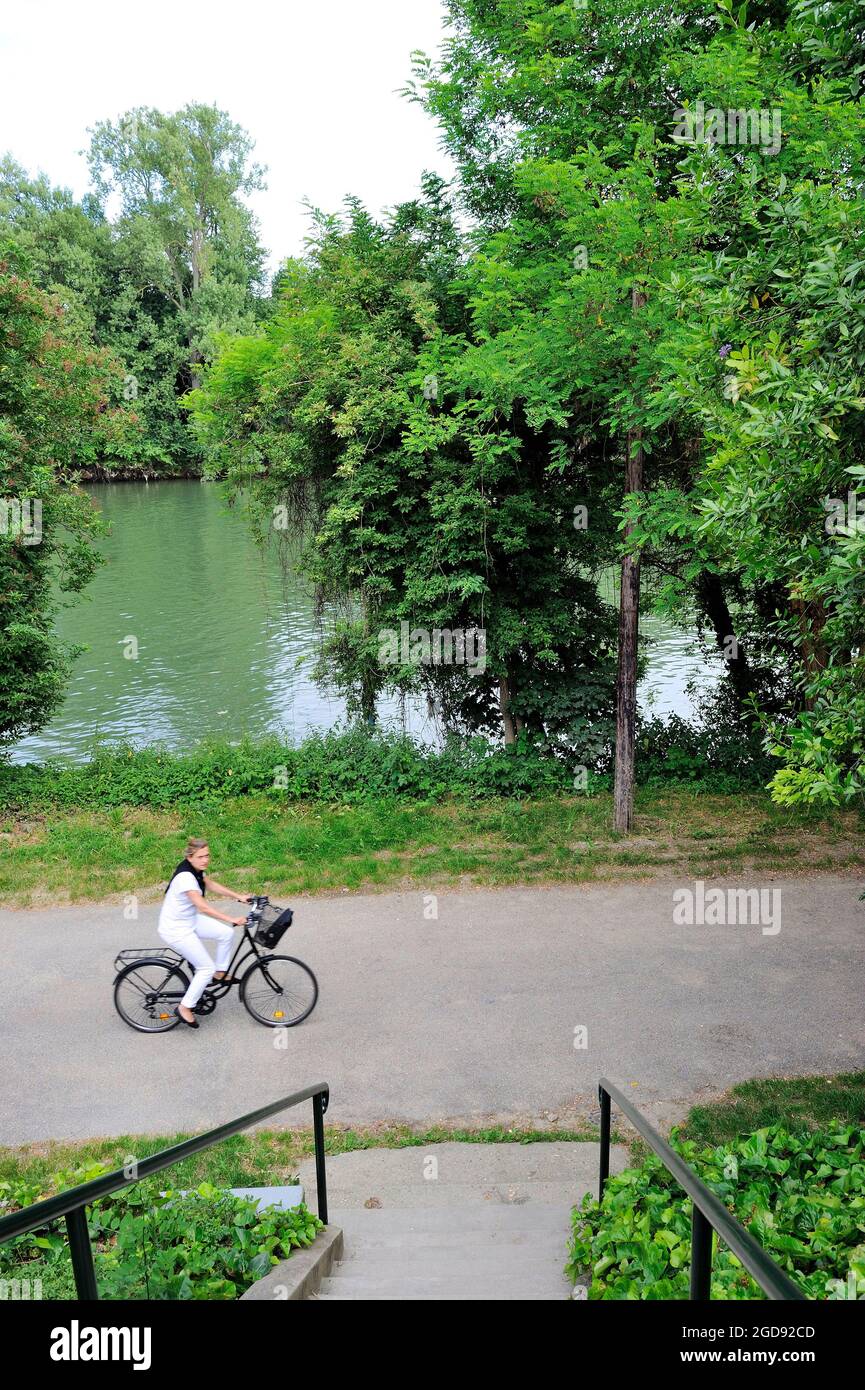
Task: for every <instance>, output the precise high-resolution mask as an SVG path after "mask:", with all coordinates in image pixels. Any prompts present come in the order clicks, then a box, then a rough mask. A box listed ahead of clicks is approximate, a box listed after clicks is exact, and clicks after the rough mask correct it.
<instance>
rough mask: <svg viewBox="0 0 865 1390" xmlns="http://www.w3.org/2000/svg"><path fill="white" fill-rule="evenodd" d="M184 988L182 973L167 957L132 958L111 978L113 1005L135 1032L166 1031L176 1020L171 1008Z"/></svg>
mask: <svg viewBox="0 0 865 1390" xmlns="http://www.w3.org/2000/svg"><path fill="white" fill-rule="evenodd" d="M188 988H189V980H188V979H187V977H186V975H184V973H183V971H182V970H180V969H179V968H178V967H177V966H176V965H171V964H170V963H169V962H168V961H165V960H160V959H159V958H158V957H157V956H154V957H153V959H152V960H140V961H133V962H132V964H131V965H127V966H126V967H125V968H124V969H123V970H121V971H120V973H119V975H118V976H117V977H116V979H115V981H114V1007H115V1008H116V1009H117V1012H118V1013H119V1015H120V1017H121V1018H122V1019H123V1022H124V1023H128V1024H129V1027H130V1028H135V1029H136V1030H137V1031H138V1032H139V1033H168V1032H170V1030H171V1029H172V1028H176V1027H177V1026H178V1024H179V1023H180V1019H179V1018H178V1017H177V1015H176V1014H175V1012H174V1010H175V1008H176V1007H177V1005H178V1004H179V1003H180V1001H181V999H182V998H183V996H184V994H185V993H186V991H187V990H188Z"/></svg>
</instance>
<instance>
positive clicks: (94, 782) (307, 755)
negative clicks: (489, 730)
mask: <svg viewBox="0 0 865 1390" xmlns="http://www.w3.org/2000/svg"><path fill="white" fill-rule="evenodd" d="M748 757H749V752H748V750H746V749H745V748H743V746H742V745H741V744H740V743H738V744H737V743H736V742H735V740H730V739H725V737H724V736H723V735H722V734H719V733H717V732H716V731H712V730H708V729H704V728H695V727H694V726H691V725H689V724H686V723H685V722H684V721H682V720H680V719H677V718H676V717H675V716H673V717H672V718H671V719H669V720H668V721H666V722H663V721H661V720H657V719H656V720H651V721H649V722H648V723H646V724H644V725H643V726H642V729H641V732H640V737H639V747H638V764H637V771H638V775H639V778H640V780H641V781H642V782H646V783H648V784H649V785H653V784H656V783H658V782H663V783H667V782H670V783H677V782H693V781H707V780H710V781H711V784H712V788H713V790H716V791H726V790H735V789H736V788H738V787H741V786H752V785H755V784H759V783H760V782H761V781H765V780H766V776H767V775H768V773H767V771H766V766H764V765H763V764H761V765H760V766H759V770H758V768H757V766H756V765H754V764H751V763H749V761H748ZM575 767H576V764H575V761H574V762H572V761H571V759H569V758H568V757H567V756H566V755H565V754H563V753H562V752H561V751H559V752H558V753H556V754H553V753H551V752H550V751H549V750H548V749H546V748H544V747H543V746H541V745H538V744H533V743H531V742H528V741H526V740H522V739H521V740H520V742H519V743H518V744H517V745H516V746H515V747H512V748H504V747H502V746H500V745H496V744H492V743H490V742H489V741H488V740H487V739H486V738H483V737H474V738H465V737H456V736H454V737H451V738H449V739H447V740H446V741H445V743H444V744H443V745H442V746H441V747H440V748H433V747H430V746H428V745H425V744H422V743H420V742H418V741H417V740H415V739H413V738H411V737H409V736H408V735H406V734H401V733H395V732H391V731H387V730H372V731H370V730H368V729H366V728H363V727H353V728H350V729H347V730H343V729H332V730H329V731H328V732H325V733H318V734H315V735H313V736H312V737H309V738H307V739H305V740H304V741H303V743H301V744H300V745H299V746H298V747H296V748H294V747H291V746H289V745H286V744H284V743H281V742H280V741H279V739H276V738H270V739H261V740H257V741H253V740H251V739H245V740H243V741H242V742H240V743H237V744H230V743H227V742H225V741H219V740H207V741H205V742H202V743H201V744H200V745H199V746H198V747H197V748H195V749H194V750H193V751H191V752H189V753H172V752H169V751H167V750H166V749H163V748H159V747H147V748H134V747H132V746H130V745H123V746H118V747H114V748H106V749H104V750H103V751H101V752H99V753H98V754H96V755H95V756H94V757H93V758H91V759H90V761H89V762H87V763H81V764H75V765H68V764H66V765H64V764H62V763H59V762H53V763H52V762H48V763H44V764H36V763H27V764H25V765H12V764H9V763H5V764H4V763H0V810H5V811H6V812H13V813H15V812H20V811H24V810H37V809H39V808H40V807H43V806H44V807H47V806H51V807H55V808H59V807H76V808H86V807H88V806H93V807H99V808H100V809H105V808H106V807H112V806H147V807H152V808H154V809H161V808H169V807H178V806H180V807H182V806H213V805H218V804H219V803H220V802H222V801H226V800H229V799H232V798H235V797H241V796H265V797H271V798H272V799H273V800H274V801H281V802H285V801H289V802H293V801H318V802H323V803H326V804H336V805H348V806H351V805H362V804H364V803H374V802H380V801H421V802H431V801H443V800H445V799H447V798H449V797H455V798H459V799H464V800H473V799H482V798H495V797H509V796H513V797H540V796H550V795H555V794H556V793H565V794H567V793H569V792H572V791H573V788H574V772H575ZM610 780H611V776H610V773H609V771H608V770H607V769H606V768H604V767H601V768H590V769H588V790H589V791H590V792H593V791H597V790H599V789H601V788H603V787H606V786H608V785H609V783H610Z"/></svg>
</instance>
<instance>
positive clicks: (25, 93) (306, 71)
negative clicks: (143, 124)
mask: <svg viewBox="0 0 865 1390" xmlns="http://www.w3.org/2000/svg"><path fill="white" fill-rule="evenodd" d="M3 9H4V10H5V13H3V14H0V64H2V68H0V71H2V80H0V152H5V151H6V150H9V151H10V152H11V153H12V154H13V155H14V157H15V158H16V159H17V160H18V162H19V164H23V165H24V167H25V168H26V169H27V170H28V171H29V172H30V173H35V172H36V171H37V170H43V171H44V172H45V173H46V174H48V176H49V177H50V178H51V180H52V182H54V183H57V184H62V185H63V186H65V187H69V188H71V189H72V190H73V192H74V193H75V194H76V195H77V196H79V197H80V196H81V194H83V193H84V192H85V191H86V188H87V183H88V178H87V166H86V164H85V161H84V158H83V155H82V153H81V151H83V150H84V148H85V147H86V145H87V143H88V136H87V127H88V126H92V125H93V124H94V123H95V122H96V121H97V120H102V119H116V118H117V117H118V116H120V115H122V114H123V112H124V111H127V110H129V109H130V108H131V107H133V106H156V107H159V108H160V109H161V110H163V111H174V110H176V109H177V108H178V107H181V106H184V105H186V103H187V102H189V101H201V102H213V103H215V104H216V105H218V106H220V107H222V108H223V110H226V111H228V112H229V114H230V115H231V117H232V119H233V120H235V121H237V122H238V123H239V124H240V125H242V126H244V127H245V128H246V130H248V131H249V133H250V135H251V136H252V137H253V139H254V140H255V143H256V149H255V158H256V159H257V160H258V162H259V163H262V164H266V165H268V174H267V183H268V189H267V192H265V193H259V194H255V195H254V196H253V197H252V198H251V199H250V202H251V205H252V207H253V208H254V210H255V212H256V213H257V214H258V217H259V219H260V222H261V232H262V240H263V242H264V244H265V245H266V246H267V247H268V249H269V251H270V263H271V269H276V267H277V266H278V264H279V262H280V261H281V260H282V259H283V257H284V256H286V255H293V254H297V253H298V252H299V251H301V250H302V245H303V237H304V235H305V232H306V219H305V216H304V211H303V208H302V206H301V203H302V200H303V199H304V198H309V199H310V200H311V201H312V202H313V203H315V204H316V205H317V206H319V207H322V208H324V209H325V210H327V211H335V210H337V209H338V208H339V206H340V204H341V202H342V199H343V198H344V196H345V195H346V194H348V193H355V194H357V195H358V196H359V197H360V198H362V199H363V200H364V202H365V203H366V204H367V206H368V207H369V208H370V210H371V211H372V212H374V213H375V212H379V211H380V210H381V209H382V208H384V207H386V206H390V205H393V204H394V203H398V202H401V201H403V200H404V199H406V198H410V197H412V196H413V195H414V194H415V192H416V190H417V187H418V179H419V176H420V173H421V171H422V170H423V169H437V170H439V171H440V172H441V173H444V174H448V173H449V172H450V166H449V164H448V162H447V160H446V158H445V156H444V155H443V154H442V152H441V150H440V148H439V143H438V131H437V129H436V127H435V125H434V124H433V122H432V121H431V120H430V119H429V118H428V117H427V116H426V115H424V113H423V112H422V111H421V110H420V108H419V107H417V106H413V105H410V104H409V103H408V102H407V101H405V100H404V99H403V98H401V97H400V96H399V95H398V90H399V88H400V87H402V86H403V84H404V83H405V80H406V79H407V78H408V77H409V75H410V53H411V51H412V49H414V48H421V49H425V50H426V51H427V52H428V53H432V54H435V53H437V51H438V47H439V44H440V42H441V38H442V36H443V32H444V31H443V28H442V6H441V4H440V0H275V3H273V2H272V3H266V2H265V0H231V2H230V3H227V2H226V0H212V2H211V3H209V4H203V3H201V0H198V3H194V4H181V3H178V0H145V3H139V4H128V3H124V0H77V2H76V0H25V3H24V4H22V5H16V6H15V7H14V9H13V8H12V7H11V6H9V5H6V6H4V7H3Z"/></svg>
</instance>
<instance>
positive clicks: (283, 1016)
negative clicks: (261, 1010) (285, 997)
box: [273, 1009, 285, 1018]
mask: <svg viewBox="0 0 865 1390" xmlns="http://www.w3.org/2000/svg"><path fill="white" fill-rule="evenodd" d="M273 1016H274V1018H285V1014H284V1013H283V1012H282V1009H277V1011H276V1013H275V1014H274V1015H273Z"/></svg>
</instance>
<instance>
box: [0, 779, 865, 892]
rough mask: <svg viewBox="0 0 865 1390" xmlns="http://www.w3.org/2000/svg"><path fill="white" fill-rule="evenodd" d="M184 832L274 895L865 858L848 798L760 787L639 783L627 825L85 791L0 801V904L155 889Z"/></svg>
mask: <svg viewBox="0 0 865 1390" xmlns="http://www.w3.org/2000/svg"><path fill="white" fill-rule="evenodd" d="M187 834H193V835H207V836H208V837H209V838H210V840H211V844H212V849H213V862H214V867H215V869H216V871H217V872H218V873H219V875H220V876H221V877H222V878H224V879H225V878H227V879H228V881H229V882H230V884H231V885H232V887H235V886H236V887H237V888H238V889H239V890H242V889H248V890H249V891H253V890H255V891H258V892H266V893H269V894H271V895H272V896H273V897H275V898H279V897H287V896H290V897H292V898H296V897H297V896H299V895H333V894H338V893H345V892H348V893H359V892H369V891H375V890H378V889H382V890H383V889H405V888H414V889H417V890H420V891H427V890H429V891H430V892H434V891H435V890H436V889H438V888H445V887H454V886H457V887H460V888H471V887H484V886H486V887H496V886H504V885H509V884H554V883H591V882H627V881H630V880H635V879H640V880H647V881H651V880H657V879H660V878H665V879H668V880H669V879H676V878H678V879H701V878H702V879H711V878H714V877H717V876H720V875H722V874H730V873H734V872H735V873H737V874H741V875H743V876H746V875H753V874H754V873H755V872H758V871H759V872H760V873H761V874H764V875H768V876H771V875H772V874H773V873H777V872H782V871H783V872H784V873H785V874H795V873H797V872H802V873H803V874H804V873H814V872H828V871H833V872H836V873H838V872H850V873H855V872H858V871H861V870H863V869H865V842H863V836H862V818H861V816H860V814H859V813H857V812H855V811H836V812H833V813H831V814H822V815H817V814H815V813H811V814H808V813H805V812H791V811H789V810H785V809H782V808H780V807H777V806H774V805H773V804H772V803H771V801H770V800H769V798H768V796H767V795H766V793H765V792H762V791H751V792H745V791H740V792H738V793H736V794H735V795H720V794H712V793H711V792H709V791H707V790H706V789H705V788H704V787H701V788H697V789H693V788H688V787H668V788H657V789H652V788H643V789H641V790H640V791H639V793H638V795H637V804H636V824H635V829H634V833H633V834H632V835H630V836H623V835H620V834H618V833H617V832H616V831H614V830H613V829H612V801H611V796H610V794H609V792H606V791H601V792H598V793H597V794H596V795H594V796H588V797H587V796H579V797H577V796H573V795H571V796H566V795H542V796H539V797H536V798H534V799H532V800H516V799H513V798H490V799H487V800H485V801H479V802H471V801H457V800H451V801H447V802H443V803H430V802H412V801H404V802H398V801H394V800H392V799H384V798H382V799H376V798H372V799H369V800H367V801H366V802H365V803H364V804H362V805H354V806H352V805H325V804H322V803H321V802H294V803H286V802H285V801H282V802H279V801H277V800H275V799H274V798H273V797H272V796H262V795H260V794H259V795H246V796H242V797H238V798H234V799H230V800H224V801H222V802H221V803H219V804H218V805H217V804H214V805H211V806H203V805H199V806H197V807H196V808H195V809H193V808H192V806H190V805H186V806H184V807H178V806H172V807H165V808H164V809H158V808H154V807H146V806H138V807H133V806H122V805H119V806H114V807H110V806H108V807H106V806H101V807H100V806H87V807H78V808H68V809H62V808H57V809H49V808H48V807H41V808H40V809H31V810H30V811H29V812H27V813H25V814H20V813H18V814H15V813H8V812H7V813H6V815H5V817H4V818H3V819H2V820H0V841H2V857H0V904H2V905H3V906H8V907H43V906H50V905H52V904H63V903H73V902H86V901H101V902H105V901H107V900H110V899H112V898H117V897H118V896H125V895H128V894H135V895H136V897H137V898H139V899H140V900H142V901H147V900H149V899H151V898H154V897H156V896H158V894H159V892H160V891H161V887H162V886H164V884H165V880H166V877H167V875H168V874H169V872H170V870H171V869H172V868H173V866H174V865H175V864H176V863H177V860H178V859H179V858H180V856H181V854H182V848H183V842H184V839H185V837H186V836H187Z"/></svg>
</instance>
